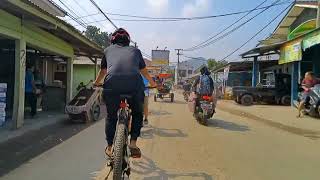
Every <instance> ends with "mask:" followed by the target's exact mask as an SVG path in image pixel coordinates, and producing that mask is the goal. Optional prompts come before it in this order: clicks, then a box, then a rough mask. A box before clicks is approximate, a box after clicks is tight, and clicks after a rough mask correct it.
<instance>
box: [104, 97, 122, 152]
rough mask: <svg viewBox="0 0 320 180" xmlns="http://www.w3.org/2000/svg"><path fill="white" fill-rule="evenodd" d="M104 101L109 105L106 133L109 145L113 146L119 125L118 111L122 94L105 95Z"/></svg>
mask: <svg viewBox="0 0 320 180" xmlns="http://www.w3.org/2000/svg"><path fill="white" fill-rule="evenodd" d="M104 101H105V103H106V107H107V118H106V124H105V134H106V140H107V143H108V146H109V147H111V146H112V144H113V139H114V134H115V131H116V126H117V120H118V116H117V112H118V109H119V103H120V96H116V95H104Z"/></svg>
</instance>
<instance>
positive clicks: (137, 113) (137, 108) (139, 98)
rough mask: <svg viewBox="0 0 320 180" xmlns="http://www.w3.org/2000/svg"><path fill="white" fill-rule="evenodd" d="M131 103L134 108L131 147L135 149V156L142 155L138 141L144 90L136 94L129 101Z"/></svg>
mask: <svg viewBox="0 0 320 180" xmlns="http://www.w3.org/2000/svg"><path fill="white" fill-rule="evenodd" d="M129 105H130V107H131V110H132V123H131V132H130V135H131V139H130V148H132V149H134V152H131V153H132V155H133V156H136V157H140V156H141V152H140V150H139V148H138V147H137V145H136V142H137V139H138V137H139V136H140V131H141V128H142V121H143V92H142V93H137V94H135V95H134V96H133V98H132V99H131V100H130V101H129Z"/></svg>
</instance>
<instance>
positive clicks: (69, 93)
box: [66, 58, 73, 103]
mask: <svg viewBox="0 0 320 180" xmlns="http://www.w3.org/2000/svg"><path fill="white" fill-rule="evenodd" d="M72 84H73V58H68V59H67V95H66V103H69V102H70V101H71V99H72V97H73V96H72V87H73V86H72Z"/></svg>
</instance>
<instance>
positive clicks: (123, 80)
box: [94, 28, 156, 158]
mask: <svg viewBox="0 0 320 180" xmlns="http://www.w3.org/2000/svg"><path fill="white" fill-rule="evenodd" d="M111 44H112V45H111V46H109V47H108V48H106V49H105V50H104V56H103V58H102V61H101V69H100V71H99V74H98V76H97V78H96V80H95V83H94V84H95V85H96V86H99V85H102V84H101V81H102V80H103V79H104V83H103V98H104V101H105V104H106V107H107V113H108V115H107V118H106V125H105V134H106V140H107V143H108V146H107V147H106V150H105V153H106V154H107V155H108V156H111V155H112V145H113V139H114V136H115V131H116V125H117V121H118V116H117V112H118V109H119V105H120V95H123V94H126V95H131V98H130V99H128V103H129V106H130V109H131V111H132V112H131V114H132V124H131V132H130V136H131V139H130V145H129V147H130V151H131V155H132V157H134V158H140V157H141V151H140V149H139V148H138V147H137V139H138V137H139V136H140V130H141V127H142V121H143V100H144V89H145V86H144V83H143V80H142V77H141V74H142V75H143V76H144V77H145V78H146V79H147V80H148V81H149V82H150V85H151V86H152V87H155V86H156V84H155V82H154V81H153V79H152V78H151V76H150V75H149V73H148V71H147V69H146V64H145V62H144V60H143V57H142V54H141V51H140V50H139V49H137V48H135V47H132V46H129V44H130V35H129V33H128V32H127V31H126V30H124V29H123V28H119V29H118V30H116V31H115V32H114V33H113V34H112V38H111Z"/></svg>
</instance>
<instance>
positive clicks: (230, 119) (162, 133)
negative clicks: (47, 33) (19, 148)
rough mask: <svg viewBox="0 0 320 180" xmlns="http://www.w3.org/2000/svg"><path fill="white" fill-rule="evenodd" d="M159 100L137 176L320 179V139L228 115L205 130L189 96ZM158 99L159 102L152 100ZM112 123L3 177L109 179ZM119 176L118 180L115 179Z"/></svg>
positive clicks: (136, 165)
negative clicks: (185, 99) (186, 100)
mask: <svg viewBox="0 0 320 180" xmlns="http://www.w3.org/2000/svg"><path fill="white" fill-rule="evenodd" d="M177 97H178V99H177V100H176V102H175V103H169V102H163V101H160V102H156V103H154V102H151V103H150V106H151V116H150V125H148V127H145V128H143V130H142V138H141V139H140V141H139V145H140V147H141V149H142V152H143V157H142V158H141V159H138V160H133V162H132V171H133V174H132V176H131V177H130V179H138V180H140V179H144V180H158V179H159V180H167V179H181V180H188V179H190V180H191V179H192V180H225V179H230V180H271V179H272V180H278V179H279V180H318V179H319V177H320V171H319V168H320V151H319V149H320V141H319V140H318V139H311V138H307V137H304V136H299V135H297V134H293V133H290V132H287V131H284V130H281V129H279V128H274V127H272V126H268V125H267V124H264V123H259V122H257V121H255V120H252V119H250V118H245V117H241V116H237V115H235V114H232V113H228V112H225V111H222V110H219V109H218V110H217V114H216V115H215V116H214V118H213V119H212V120H210V122H209V125H208V126H207V127H205V126H202V125H199V124H198V123H197V122H196V121H195V120H194V119H193V117H192V115H191V113H190V112H189V111H188V108H187V106H186V104H185V103H184V102H183V101H182V97H181V96H179V95H177ZM150 100H151V99H150ZM104 146H105V141H104V122H103V121H100V122H98V123H96V124H94V125H92V126H90V127H89V128H87V129H85V130H83V131H82V132H80V133H78V134H76V135H75V136H73V137H72V138H70V139H68V140H66V141H64V142H63V143H61V144H59V145H57V146H55V147H54V148H51V149H50V150H48V151H46V152H44V153H42V154H41V155H39V156H37V157H35V158H33V159H32V160H30V161H29V162H27V163H25V164H23V165H22V166H20V167H18V168H17V169H15V170H13V171H11V172H10V173H8V174H7V175H5V176H3V177H1V178H0V179H1V180H18V179H24V180H38V179H39V180H40V179H41V180H42V179H46V180H60V179H61V180H63V179H68V180H82V179H83V180H85V179H98V180H100V179H104V178H105V176H106V174H107V172H108V170H109V169H108V168H107V167H105V159H104V154H103V151H104ZM109 179H112V178H109Z"/></svg>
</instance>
